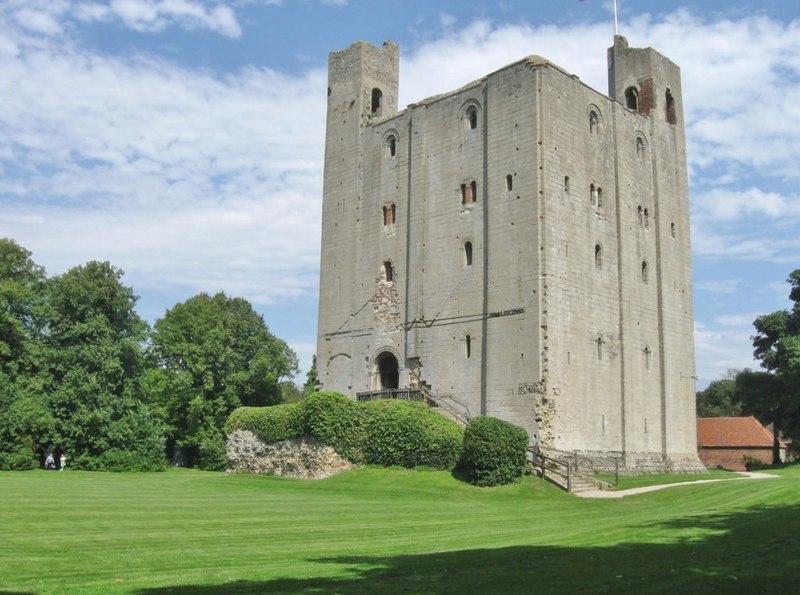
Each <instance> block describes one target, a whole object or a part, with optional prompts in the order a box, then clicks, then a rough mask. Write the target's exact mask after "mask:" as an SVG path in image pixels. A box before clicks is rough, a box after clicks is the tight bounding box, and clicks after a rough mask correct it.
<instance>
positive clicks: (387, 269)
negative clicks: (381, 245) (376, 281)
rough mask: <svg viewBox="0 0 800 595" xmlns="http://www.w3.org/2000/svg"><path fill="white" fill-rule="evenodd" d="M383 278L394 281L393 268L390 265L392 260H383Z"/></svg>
mask: <svg viewBox="0 0 800 595" xmlns="http://www.w3.org/2000/svg"><path fill="white" fill-rule="evenodd" d="M383 280H384V281H394V268H393V267H392V262H391V261H389V260H384V261H383Z"/></svg>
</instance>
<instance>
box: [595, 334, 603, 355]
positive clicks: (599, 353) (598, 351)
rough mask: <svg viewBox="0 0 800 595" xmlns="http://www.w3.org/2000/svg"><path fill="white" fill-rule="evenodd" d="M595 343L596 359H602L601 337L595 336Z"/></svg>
mask: <svg viewBox="0 0 800 595" xmlns="http://www.w3.org/2000/svg"><path fill="white" fill-rule="evenodd" d="M595 343H596V344H597V359H599V360H602V359H603V337H597V339H596V340H595Z"/></svg>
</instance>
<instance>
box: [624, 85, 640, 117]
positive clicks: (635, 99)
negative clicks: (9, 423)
mask: <svg viewBox="0 0 800 595" xmlns="http://www.w3.org/2000/svg"><path fill="white" fill-rule="evenodd" d="M625 107H627V108H628V109H632V110H635V111H639V90H638V89H637V88H636V87H628V88H627V89H625Z"/></svg>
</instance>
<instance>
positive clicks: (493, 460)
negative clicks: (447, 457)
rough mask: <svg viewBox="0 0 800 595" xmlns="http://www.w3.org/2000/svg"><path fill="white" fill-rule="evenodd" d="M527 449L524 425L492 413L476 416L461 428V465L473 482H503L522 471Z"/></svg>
mask: <svg viewBox="0 0 800 595" xmlns="http://www.w3.org/2000/svg"><path fill="white" fill-rule="evenodd" d="M527 450H528V432H526V431H525V430H524V429H523V428H520V427H519V426H515V425H513V424H510V423H508V422H505V421H503V420H500V419H497V418H495V417H476V418H475V419H473V420H471V421H470V422H469V424H467V427H466V429H465V430H464V448H463V451H462V454H461V463H460V465H461V467H462V468H463V469H464V470H465V471H466V473H467V476H468V477H469V480H470V482H471V483H474V484H475V485H478V486H495V485H503V484H507V483H511V482H513V481H515V480H516V479H518V478H519V477H521V476H522V474H523V473H524V472H525V466H526V464H527Z"/></svg>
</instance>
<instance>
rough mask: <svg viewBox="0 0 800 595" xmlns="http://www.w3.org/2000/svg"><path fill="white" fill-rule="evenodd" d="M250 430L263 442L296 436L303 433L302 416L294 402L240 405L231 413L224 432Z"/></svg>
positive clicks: (268, 442) (269, 442)
mask: <svg viewBox="0 0 800 595" xmlns="http://www.w3.org/2000/svg"><path fill="white" fill-rule="evenodd" d="M235 430H246V431H248V432H252V433H253V434H255V435H256V437H257V438H258V439H259V440H261V441H262V442H263V443H264V444H271V443H273V442H280V441H282V440H288V439H289V438H297V437H299V436H301V435H302V434H303V418H302V416H301V411H300V407H299V406H298V405H297V404H296V403H287V404H284V405H273V406H272V407H240V408H239V409H236V410H235V411H234V412H233V413H231V415H230V417H229V418H228V422H227V423H226V424H225V433H226V434H230V433H231V432H233V431H235Z"/></svg>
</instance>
